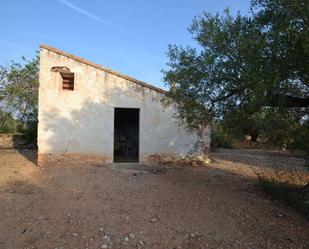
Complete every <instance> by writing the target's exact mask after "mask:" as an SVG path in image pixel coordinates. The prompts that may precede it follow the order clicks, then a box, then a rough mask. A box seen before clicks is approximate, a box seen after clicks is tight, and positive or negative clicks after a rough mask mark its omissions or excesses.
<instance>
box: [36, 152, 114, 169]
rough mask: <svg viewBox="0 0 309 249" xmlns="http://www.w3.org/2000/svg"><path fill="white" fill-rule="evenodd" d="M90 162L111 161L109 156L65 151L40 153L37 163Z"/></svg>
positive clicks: (102, 162) (104, 162)
mask: <svg viewBox="0 0 309 249" xmlns="http://www.w3.org/2000/svg"><path fill="white" fill-rule="evenodd" d="M81 162H82V163H90V164H99V165H104V164H107V163H110V162H111V159H110V158H109V157H107V156H96V155H88V154H79V153H65V154H48V153H39V154H38V160H37V164H38V166H46V165H51V164H55V163H81Z"/></svg>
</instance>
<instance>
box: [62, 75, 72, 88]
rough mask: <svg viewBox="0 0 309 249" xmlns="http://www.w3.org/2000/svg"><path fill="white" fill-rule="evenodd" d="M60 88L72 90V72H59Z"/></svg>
mask: <svg viewBox="0 0 309 249" xmlns="http://www.w3.org/2000/svg"><path fill="white" fill-rule="evenodd" d="M61 77H62V89H64V90H71V91H73V90H74V73H61Z"/></svg>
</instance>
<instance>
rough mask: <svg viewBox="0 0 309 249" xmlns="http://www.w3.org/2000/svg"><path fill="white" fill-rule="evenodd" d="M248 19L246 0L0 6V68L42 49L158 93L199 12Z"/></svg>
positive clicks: (15, 2)
mask: <svg viewBox="0 0 309 249" xmlns="http://www.w3.org/2000/svg"><path fill="white" fill-rule="evenodd" d="M226 7H229V8H230V11H231V13H232V14H235V13H236V12H237V11H240V12H241V13H242V14H248V11H249V0H151V1H150V0H148V1H145V0H113V1H107V0H106V1H104V0H88V1H82V0H27V1H25V0H10V1H8V0H7V1H2V3H1V15H0V30H1V32H0V65H8V64H9V63H10V61H11V60H15V61H20V58H21V56H25V57H26V58H32V57H34V55H35V51H36V50H38V49H39V45H40V44H42V43H44V44H47V45H51V46H54V47H57V48H59V49H61V50H64V51H66V52H70V53H73V54H76V55H78V56H81V57H84V58H85V59H88V60H90V61H93V62H95V63H98V64H101V65H103V66H106V67H109V68H111V69H113V70H116V71H119V72H122V73H125V74H128V75H130V76H132V77H135V78H137V79H139V80H142V81H146V82H148V83H150V84H153V85H156V86H159V87H164V83H163V82H162V73H161V72H160V71H161V70H162V69H164V68H166V65H165V64H166V62H167V57H166V54H165V53H166V51H167V46H168V44H180V45H190V44H191V45H194V43H193V41H192V39H191V36H190V34H189V33H188V32H187V27H188V26H189V25H190V24H191V22H192V19H193V17H194V16H197V15H199V14H200V13H201V12H202V11H203V10H205V11H207V12H211V13H216V12H222V11H223V10H224V9H225V8H226Z"/></svg>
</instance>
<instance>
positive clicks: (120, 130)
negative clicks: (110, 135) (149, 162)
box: [114, 108, 139, 162]
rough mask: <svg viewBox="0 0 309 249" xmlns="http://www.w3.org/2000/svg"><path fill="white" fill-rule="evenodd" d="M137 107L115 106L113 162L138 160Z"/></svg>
mask: <svg viewBox="0 0 309 249" xmlns="http://www.w3.org/2000/svg"><path fill="white" fill-rule="evenodd" d="M138 151H139V109H132V108H115V120H114V162H138V155H139V153H138Z"/></svg>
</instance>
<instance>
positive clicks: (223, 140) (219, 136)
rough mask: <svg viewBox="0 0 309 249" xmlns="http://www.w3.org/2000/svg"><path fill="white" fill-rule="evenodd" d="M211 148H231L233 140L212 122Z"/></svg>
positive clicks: (218, 125) (219, 126)
mask: <svg viewBox="0 0 309 249" xmlns="http://www.w3.org/2000/svg"><path fill="white" fill-rule="evenodd" d="M211 146H212V147H213V148H215V147H221V148H233V138H232V137H231V136H230V135H229V134H228V133H227V132H226V131H225V130H224V129H223V127H222V125H221V124H220V123H218V122H213V123H212V126H211Z"/></svg>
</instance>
